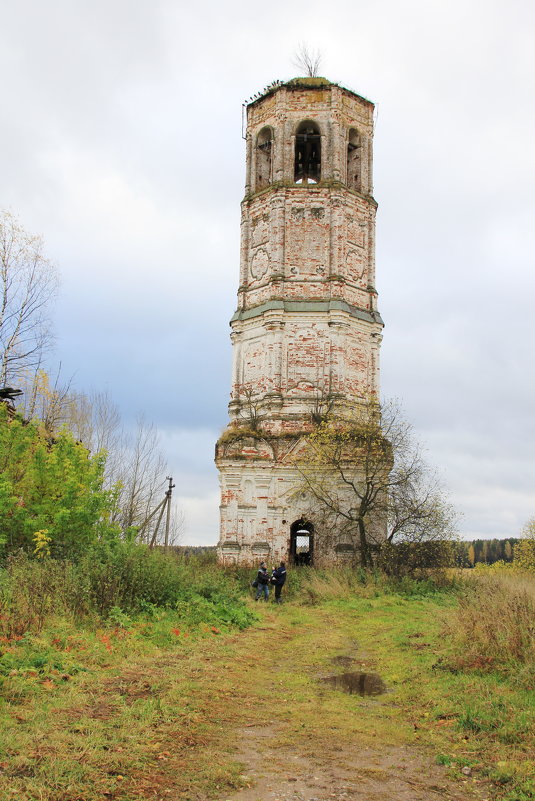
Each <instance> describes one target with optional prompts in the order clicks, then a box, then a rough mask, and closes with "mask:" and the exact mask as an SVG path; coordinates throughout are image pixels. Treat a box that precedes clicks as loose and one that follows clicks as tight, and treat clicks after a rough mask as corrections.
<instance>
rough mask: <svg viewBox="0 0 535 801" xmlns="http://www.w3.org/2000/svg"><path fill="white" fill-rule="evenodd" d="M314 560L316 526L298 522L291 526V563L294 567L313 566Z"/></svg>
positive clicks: (301, 521) (302, 521)
mask: <svg viewBox="0 0 535 801" xmlns="http://www.w3.org/2000/svg"><path fill="white" fill-rule="evenodd" d="M313 559H314V526H313V525H312V523H305V521H304V520H296V521H295V523H292V525H291V526H290V561H291V563H292V564H293V565H311V564H312V563H313Z"/></svg>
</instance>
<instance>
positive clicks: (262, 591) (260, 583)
mask: <svg viewBox="0 0 535 801" xmlns="http://www.w3.org/2000/svg"><path fill="white" fill-rule="evenodd" d="M256 581H257V585H256V598H255V601H258V599H259V598H260V596H261V595H263V596H264V601H267V600H268V599H269V573H268V572H267V567H266V563H265V562H260V567H259V568H258V573H257V574H256Z"/></svg>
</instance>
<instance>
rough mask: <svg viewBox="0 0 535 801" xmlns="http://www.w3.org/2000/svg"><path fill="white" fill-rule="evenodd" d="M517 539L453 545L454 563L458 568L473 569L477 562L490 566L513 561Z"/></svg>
mask: <svg viewBox="0 0 535 801" xmlns="http://www.w3.org/2000/svg"><path fill="white" fill-rule="evenodd" d="M517 542H518V539H515V538H510V539H508V540H472V541H470V540H468V541H466V542H457V543H455V561H456V563H457V565H458V566H459V567H474V566H475V565H476V564H478V562H482V563H483V564H486V565H492V564H494V562H499V561H500V560H501V561H504V562H512V561H513V549H514V546H515V545H516V543H517Z"/></svg>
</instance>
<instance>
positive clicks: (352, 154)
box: [347, 128, 362, 192]
mask: <svg viewBox="0 0 535 801" xmlns="http://www.w3.org/2000/svg"><path fill="white" fill-rule="evenodd" d="M347 185H348V187H349V189H354V190H355V191H356V192H361V191H362V142H361V137H360V134H359V132H358V131H357V129H356V128H351V129H350V131H349V138H348V140H347Z"/></svg>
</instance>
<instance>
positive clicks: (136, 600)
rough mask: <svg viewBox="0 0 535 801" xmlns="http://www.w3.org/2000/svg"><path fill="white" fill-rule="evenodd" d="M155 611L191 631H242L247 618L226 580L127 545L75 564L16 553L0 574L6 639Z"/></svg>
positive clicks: (103, 547)
mask: <svg viewBox="0 0 535 801" xmlns="http://www.w3.org/2000/svg"><path fill="white" fill-rule="evenodd" d="M162 607H164V608H168V609H178V610H179V611H180V612H181V615H182V616H183V617H184V619H185V621H186V623H188V624H191V625H198V624H200V623H203V622H204V623H210V624H215V623H217V622H219V623H222V624H228V625H232V626H239V627H244V626H246V625H249V623H250V622H251V621H252V619H253V618H254V615H252V614H251V613H250V612H249V611H248V610H247V607H246V605H245V603H244V600H243V591H242V588H241V586H240V581H239V580H238V579H237V577H236V576H235V575H233V574H232V573H227V572H226V571H224V570H223V569H222V568H220V567H217V566H216V565H213V564H210V565H206V564H204V565H199V564H197V563H196V562H195V560H194V559H191V558H189V559H188V560H187V561H184V560H181V559H179V558H177V557H176V556H175V555H173V554H169V555H168V554H165V553H164V552H162V551H158V550H149V549H148V548H147V547H146V546H144V545H138V544H135V543H133V542H125V541H119V542H115V543H106V544H104V543H102V544H99V545H97V546H94V547H93V548H92V549H91V550H90V551H89V552H88V553H87V554H86V555H85V556H84V557H83V558H82V559H80V560H79V561H78V562H76V563H74V562H71V561H67V560H59V559H58V560H56V559H52V558H43V559H31V558H30V557H29V556H28V555H27V554H26V553H24V552H23V551H20V552H19V553H18V554H16V555H14V556H12V557H10V558H9V559H8V562H7V565H6V568H5V570H3V571H1V572H0V631H1V632H2V634H3V636H6V637H12V636H20V635H22V634H24V633H25V632H26V631H34V632H35V631H40V630H41V628H42V627H43V625H44V623H45V621H46V619H47V618H50V617H51V616H54V615H65V614H66V615H70V616H71V617H74V618H80V617H84V616H88V615H98V616H99V617H101V618H108V617H110V616H113V617H114V618H117V616H118V615H121V614H123V615H132V614H137V613H140V612H145V611H146V610H147V609H150V608H153V609H155V608H162Z"/></svg>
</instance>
